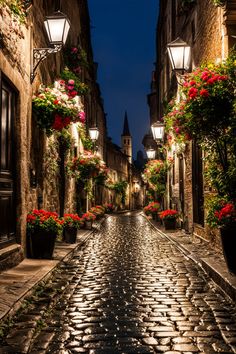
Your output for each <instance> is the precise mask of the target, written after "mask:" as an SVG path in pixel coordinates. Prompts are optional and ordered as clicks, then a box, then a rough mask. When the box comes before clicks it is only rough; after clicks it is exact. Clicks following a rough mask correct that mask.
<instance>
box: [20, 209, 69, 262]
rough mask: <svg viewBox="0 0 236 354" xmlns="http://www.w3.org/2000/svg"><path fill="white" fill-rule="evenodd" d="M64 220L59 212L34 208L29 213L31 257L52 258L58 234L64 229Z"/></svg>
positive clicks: (28, 226) (29, 248)
mask: <svg viewBox="0 0 236 354" xmlns="http://www.w3.org/2000/svg"><path fill="white" fill-rule="evenodd" d="M62 225H63V220H61V219H60V218H59V216H58V214H57V213H55V212H50V211H46V210H43V209H41V210H37V209H34V210H33V211H31V212H30V213H28V215H27V235H28V238H27V239H28V240H27V243H28V250H27V255H28V257H29V258H44V259H51V258H52V255H53V250H54V246H55V241H56V237H57V235H58V234H59V233H60V232H61V231H62Z"/></svg>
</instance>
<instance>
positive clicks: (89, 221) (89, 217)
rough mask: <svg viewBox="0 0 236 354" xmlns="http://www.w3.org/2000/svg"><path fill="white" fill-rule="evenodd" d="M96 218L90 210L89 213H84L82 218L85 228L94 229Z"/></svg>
mask: <svg viewBox="0 0 236 354" xmlns="http://www.w3.org/2000/svg"><path fill="white" fill-rule="evenodd" d="M95 219H96V216H95V215H94V214H93V213H91V212H90V211H88V212H87V213H84V214H83V215H82V220H83V221H84V223H85V228H86V229H87V230H91V229H92V225H93V221H94V220H95Z"/></svg>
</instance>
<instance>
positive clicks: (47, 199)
mask: <svg viewBox="0 0 236 354" xmlns="http://www.w3.org/2000/svg"><path fill="white" fill-rule="evenodd" d="M56 3H57V2H55V1H53V0H48V1H38V2H33V5H32V6H31V7H30V8H29V9H28V11H27V17H26V20H25V23H20V21H19V19H17V18H15V17H14V16H13V15H12V13H11V12H10V10H9V8H8V6H7V5H1V8H0V23H1V28H0V34H1V36H0V38H1V43H0V74H2V75H4V77H6V78H7V79H8V80H9V81H10V82H11V83H12V85H13V86H14V87H15V88H16V90H17V92H18V99H17V109H16V121H15V122H14V133H15V144H16V146H15V152H16V161H17V163H16V174H17V179H16V208H17V235H16V241H17V243H19V244H20V245H21V251H20V252H24V253H25V248H26V215H27V213H28V212H29V211H30V210H32V209H33V208H45V209H47V210H54V211H57V212H59V184H60V180H59V174H58V170H57V164H58V163H59V156H58V149H57V147H56V144H55V138H53V137H50V138H48V137H47V136H46V135H45V133H44V132H43V131H42V130H40V129H39V128H38V127H37V124H36V121H35V117H34V116H32V95H33V94H34V93H36V92H37V91H38V88H39V86H40V84H44V85H51V84H52V83H53V82H54V80H55V79H56V78H58V77H59V74H60V72H61V71H62V69H63V67H64V61H63V55H62V52H58V53H56V54H52V55H50V56H49V57H48V58H47V59H45V60H44V61H43V62H42V63H41V64H40V65H39V67H38V69H37V72H36V77H35V79H34V82H33V83H32V84H31V82H30V72H31V53H32V49H33V48H45V47H48V43H47V38H46V35H45V32H44V29H43V20H44V17H45V16H46V15H50V14H52V13H53V12H54V11H55V10H57V9H56V8H55V6H56ZM61 10H62V12H64V13H65V14H67V16H68V18H69V19H70V22H71V29H70V32H69V37H68V42H67V45H68V46H72V45H77V44H78V42H79V43H80V44H81V45H82V47H83V48H84V47H86V48H85V49H86V51H87V53H88V60H89V66H88V68H85V69H83V70H84V73H83V76H84V77H87V78H88V80H90V81H89V82H90V86H91V87H92V89H91V91H90V102H95V103H94V105H95V106H94V110H93V111H88V112H87V113H88V114H87V121H88V122H91V121H92V114H94V112H96V111H99V113H98V120H99V123H98V124H99V129H101V136H100V141H99V144H100V145H101V147H100V150H101V152H102V156H103V154H104V151H105V143H104V141H105V134H106V123H105V115H104V111H103V105H102V99H101V97H100V91H99V88H98V85H97V83H96V75H95V70H94V69H95V67H94V63H93V56H92V47H91V38H90V19H89V14H88V8H87V1H77V0H70V1H65V2H62V8H61ZM83 101H85V99H84V98H83ZM71 151H73V149H72V150H71ZM65 190H66V196H65V211H66V212H74V211H75V207H76V188H75V181H74V180H73V179H71V178H69V177H66V189H65ZM16 259H18V261H19V260H20V257H16Z"/></svg>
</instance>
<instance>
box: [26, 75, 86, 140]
mask: <svg viewBox="0 0 236 354" xmlns="http://www.w3.org/2000/svg"><path fill="white" fill-rule="evenodd" d="M33 112H34V113H35V116H36V120H37V124H38V126H39V127H40V128H42V129H43V130H45V132H46V133H47V134H48V135H51V134H52V133H53V131H61V130H62V129H63V128H67V127H68V126H69V125H70V124H71V123H76V122H81V123H82V124H83V123H84V122H85V113H84V110H83V105H82V103H81V99H80V97H79V96H78V93H77V91H75V89H74V81H73V80H68V81H67V82H65V81H64V80H58V81H56V82H55V83H54V87H52V88H51V87H41V88H40V90H39V92H38V94H37V95H35V96H33Z"/></svg>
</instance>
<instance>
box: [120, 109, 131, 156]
mask: <svg viewBox="0 0 236 354" xmlns="http://www.w3.org/2000/svg"><path fill="white" fill-rule="evenodd" d="M121 144H122V152H123V153H124V154H125V155H126V156H127V157H128V160H129V162H130V163H132V136H131V134H130V131H129V122H128V115H127V112H126V111H125V119H124V128H123V134H122V135H121Z"/></svg>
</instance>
